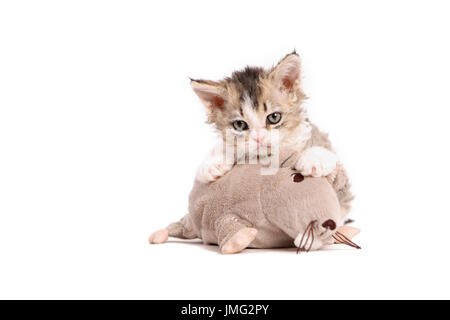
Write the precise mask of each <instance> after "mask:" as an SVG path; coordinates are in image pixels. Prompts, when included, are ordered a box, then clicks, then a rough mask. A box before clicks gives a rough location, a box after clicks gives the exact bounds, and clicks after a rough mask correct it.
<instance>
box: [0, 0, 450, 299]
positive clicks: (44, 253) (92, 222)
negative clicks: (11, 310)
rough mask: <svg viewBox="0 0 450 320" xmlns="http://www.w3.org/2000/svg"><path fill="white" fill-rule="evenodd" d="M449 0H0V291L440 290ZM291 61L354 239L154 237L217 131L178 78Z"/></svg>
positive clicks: (23, 294)
mask: <svg viewBox="0 0 450 320" xmlns="http://www.w3.org/2000/svg"><path fill="white" fill-rule="evenodd" d="M449 9H450V8H449V5H448V4H447V3H446V2H445V1H372V2H368V1H364V2H363V1H314V2H312V1H309V2H302V1H272V2H267V1H226V2H224V1H220V2H219V1H179V2H173V1H164V2H157V1H2V2H1V4H0V298H139V299H141V298H187V299H190V298H224V299H227V298H255V299H256V298H268V299H281V298H289V299H291V298H292V299H300V298H450V292H449V290H450V289H449V288H450V276H449V273H448V271H449V269H450V261H449V253H448V242H449V241H450V239H449V236H448V234H449V228H450V211H449V203H448V202H449V198H450V195H449V186H448V184H449V181H450V180H449V178H450V174H449V164H450V156H449V151H448V150H449V143H448V139H449V134H450V129H449V115H450V114H449V108H450V97H449V77H448V75H449V74H450V62H449V61H450V58H449V57H450V44H449V41H448V36H449V30H450V20H449V12H450V11H449ZM294 48H296V49H297V51H298V52H299V53H300V55H301V57H302V59H303V65H304V67H303V79H304V87H305V91H306V93H307V94H308V96H309V97H310V99H309V100H308V102H307V104H306V105H307V108H308V110H309V113H310V118H311V119H312V121H313V122H315V123H316V124H318V125H319V126H320V127H321V128H322V129H323V130H325V131H327V132H329V133H330V136H331V139H332V141H333V143H334V145H335V147H336V149H337V151H338V154H339V156H340V158H341V159H342V161H343V162H344V164H345V165H346V167H347V169H348V171H349V173H350V175H351V178H352V181H353V191H354V193H355V194H356V196H357V198H356V200H355V202H354V209H353V211H352V216H353V217H354V218H355V219H356V224H355V225H356V226H358V227H360V228H361V229H362V233H361V234H360V235H359V236H358V237H357V238H355V241H356V242H358V243H359V244H360V245H361V246H362V247H363V250H361V251H356V250H353V249H352V248H342V250H341V249H336V250H328V251H320V252H312V253H308V254H301V255H296V254H295V250H293V249H282V250H247V251H246V252H244V253H243V254H239V255H233V256H223V255H220V254H219V253H218V250H217V247H214V246H203V245H200V244H191V243H188V244H186V243H182V242H179V241H171V242H170V243H167V244H164V245H159V246H150V245H148V243H147V237H148V235H149V234H150V233H151V232H152V231H154V230H156V229H159V228H161V227H164V226H166V225H167V224H168V223H169V222H172V221H175V220H178V219H179V218H181V217H182V216H183V215H184V214H185V213H186V208H187V197H188V193H189V191H190V188H191V186H192V182H193V178H194V173H195V170H196V167H197V165H198V164H199V163H200V161H201V159H202V157H203V155H204V154H205V153H206V152H207V150H208V147H209V146H210V145H211V144H212V142H213V140H214V135H213V133H212V131H211V129H210V128H208V127H207V125H206V124H204V120H205V117H204V112H203V108H202V106H201V105H200V103H199V102H198V100H197V98H196V97H195V95H194V93H193V92H192V91H191V88H190V86H189V81H188V77H189V76H190V77H200V78H207V79H219V78H221V77H223V76H227V75H229V74H230V73H231V72H232V71H233V70H235V69H238V68H242V67H244V66H245V65H246V64H251V65H261V66H266V67H270V66H271V65H272V64H273V63H276V62H277V61H278V60H279V59H280V58H282V57H283V56H284V55H285V54H286V53H289V52H290V51H292V50H293V49H294Z"/></svg>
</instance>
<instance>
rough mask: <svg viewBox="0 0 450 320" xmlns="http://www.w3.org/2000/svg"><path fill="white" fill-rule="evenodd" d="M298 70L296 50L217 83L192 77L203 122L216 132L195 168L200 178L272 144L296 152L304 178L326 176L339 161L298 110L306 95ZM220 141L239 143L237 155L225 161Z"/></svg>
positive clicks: (211, 178) (256, 154)
mask: <svg viewBox="0 0 450 320" xmlns="http://www.w3.org/2000/svg"><path fill="white" fill-rule="evenodd" d="M300 68H301V61H300V57H299V56H298V55H297V53H296V52H295V51H294V52H293V53H291V54H288V55H287V56H286V57H284V58H283V59H282V60H281V61H280V62H279V63H278V64H277V65H276V66H275V67H273V68H271V69H270V70H265V69H263V68H258V67H246V68H245V69H244V70H242V71H236V72H234V73H233V74H232V75H231V77H228V78H225V79H223V80H221V81H210V80H194V79H191V86H192V88H193V90H194V92H195V93H196V94H197V96H198V97H199V98H200V100H201V101H202V102H203V104H204V105H205V107H206V112H207V116H208V120H207V122H208V123H210V124H213V125H214V127H215V129H216V130H217V131H218V133H219V141H218V143H217V146H216V147H215V148H214V149H213V150H211V152H210V153H209V154H208V156H207V157H206V159H204V161H203V163H202V164H201V165H200V167H199V169H198V171H197V175H196V179H197V180H198V181H200V182H204V183H208V182H210V181H214V180H216V179H218V178H220V177H221V176H223V175H224V174H226V173H227V172H228V171H229V170H231V168H232V167H233V165H234V164H235V163H236V162H237V161H239V160H242V159H241V158H245V159H255V158H257V157H259V156H260V154H259V151H260V150H262V149H264V148H265V149H268V150H269V152H270V150H271V149H272V148H274V147H276V148H277V149H279V148H284V147H291V148H296V149H297V150H300V151H301V157H300V159H299V160H298V162H297V164H296V166H295V169H296V170H299V171H300V172H301V173H302V174H303V175H305V176H314V177H321V176H326V175H328V174H330V173H331V172H332V171H333V170H334V169H335V167H336V165H337V161H338V159H337V156H336V155H335V153H334V152H333V150H332V147H331V143H330V141H329V140H328V136H327V135H326V134H323V133H322V132H320V131H319V130H318V128H317V127H316V126H314V125H313V124H311V123H310V122H309V120H308V118H307V115H306V111H305V110H304V108H302V103H303V101H304V100H305V99H306V96H305V94H304V93H303V90H302V87H301V72H300V71H301V70H300ZM230 137H231V139H230ZM236 141H243V143H239V144H237V143H236ZM224 144H225V146H230V145H232V146H233V147H235V148H236V146H237V145H238V147H237V148H240V149H241V150H238V151H237V152H236V153H237V154H238V156H236V155H235V156H234V157H233V159H232V160H231V161H228V160H229V159H225V158H224V156H223V154H224V149H223V145H224ZM239 146H240V147H239ZM239 154H240V156H239Z"/></svg>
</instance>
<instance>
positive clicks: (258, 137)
mask: <svg viewBox="0 0 450 320" xmlns="http://www.w3.org/2000/svg"><path fill="white" fill-rule="evenodd" d="M251 137H252V138H253V140H255V141H256V143H261V142H262V141H264V139H265V137H266V134H265V132H264V131H263V130H261V131H254V132H252V134H251Z"/></svg>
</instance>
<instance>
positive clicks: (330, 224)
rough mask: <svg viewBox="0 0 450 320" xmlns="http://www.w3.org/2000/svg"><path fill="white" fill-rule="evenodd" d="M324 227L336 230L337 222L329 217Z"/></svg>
mask: <svg viewBox="0 0 450 320" xmlns="http://www.w3.org/2000/svg"><path fill="white" fill-rule="evenodd" d="M322 227H324V228H325V229H330V230H334V229H336V222H334V221H333V220H332V219H328V220H327V221H325V222H324V223H322Z"/></svg>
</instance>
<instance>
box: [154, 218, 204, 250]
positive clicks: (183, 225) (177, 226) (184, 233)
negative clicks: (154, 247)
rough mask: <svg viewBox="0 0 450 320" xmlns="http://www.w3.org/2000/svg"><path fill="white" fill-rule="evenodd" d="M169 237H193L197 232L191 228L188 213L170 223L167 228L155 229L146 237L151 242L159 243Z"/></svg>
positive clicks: (195, 236)
mask: <svg viewBox="0 0 450 320" xmlns="http://www.w3.org/2000/svg"><path fill="white" fill-rule="evenodd" d="M169 237H174V238H180V239H195V238H197V234H196V233H195V231H194V230H193V228H192V223H191V219H190V217H189V214H187V215H185V216H184V217H183V218H182V219H181V220H180V221H178V222H173V223H171V224H170V225H169V226H168V227H167V228H165V229H161V230H158V231H155V232H154V233H152V235H151V236H150V237H149V238H148V241H149V242H150V243H151V244H159V243H164V242H166V241H167V239H168V238H169Z"/></svg>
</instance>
